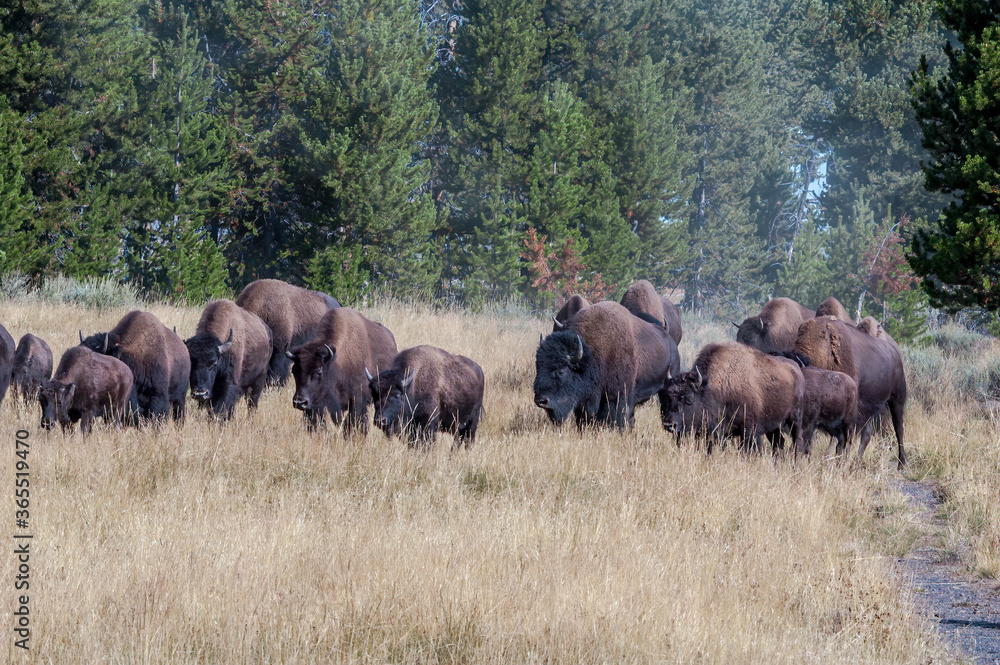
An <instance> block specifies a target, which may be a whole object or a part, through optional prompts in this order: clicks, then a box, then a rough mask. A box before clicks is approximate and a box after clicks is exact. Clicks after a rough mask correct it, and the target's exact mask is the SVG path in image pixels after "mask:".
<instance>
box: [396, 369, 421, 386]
mask: <svg viewBox="0 0 1000 665" xmlns="http://www.w3.org/2000/svg"><path fill="white" fill-rule="evenodd" d="M416 376H417V370H416V369H411V370H410V371H409V372H407V373H406V376H404V377H403V380H402V381H400V382H399V385H400V387H402V388H403V390H406V389H407V388H409V387H410V384H411V383H413V379H414V378H416Z"/></svg>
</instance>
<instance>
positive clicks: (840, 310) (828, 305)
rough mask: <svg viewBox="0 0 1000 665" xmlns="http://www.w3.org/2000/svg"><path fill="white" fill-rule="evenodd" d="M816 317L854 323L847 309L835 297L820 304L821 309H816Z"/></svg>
mask: <svg viewBox="0 0 1000 665" xmlns="http://www.w3.org/2000/svg"><path fill="white" fill-rule="evenodd" d="M816 316H832V317H833V318H835V319H840V320H841V321H847V322H853V321H854V319H852V318H851V315H850V314H848V313H847V309H846V308H845V307H844V306H843V305H841V304H840V301H839V300H837V299H836V298H834V297H833V296H830V297H829V298H827V299H826V300H824V301H823V302H821V303H820V305H819V307H817V308H816Z"/></svg>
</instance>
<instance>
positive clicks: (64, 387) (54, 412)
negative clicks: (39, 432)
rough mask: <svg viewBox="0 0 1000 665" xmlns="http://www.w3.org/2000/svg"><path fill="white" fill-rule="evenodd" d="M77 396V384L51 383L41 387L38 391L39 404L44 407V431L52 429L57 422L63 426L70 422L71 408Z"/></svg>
mask: <svg viewBox="0 0 1000 665" xmlns="http://www.w3.org/2000/svg"><path fill="white" fill-rule="evenodd" d="M75 394H76V384H75V383H58V382H56V381H49V382H47V383H45V385H43V386H42V387H41V389H40V390H39V391H38V403H39V404H40V405H41V407H42V422H41V426H42V428H43V429H52V428H53V427H55V424H56V423H57V422H58V423H61V424H63V425H65V424H67V423H69V422H70V417H69V407H70V404H72V403H73V396H74V395H75Z"/></svg>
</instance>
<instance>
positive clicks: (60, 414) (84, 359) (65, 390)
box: [38, 346, 136, 434]
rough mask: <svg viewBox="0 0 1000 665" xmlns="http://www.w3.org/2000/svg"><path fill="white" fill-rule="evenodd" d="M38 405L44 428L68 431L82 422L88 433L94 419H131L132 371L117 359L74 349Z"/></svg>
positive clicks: (40, 394)
mask: <svg viewBox="0 0 1000 665" xmlns="http://www.w3.org/2000/svg"><path fill="white" fill-rule="evenodd" d="M38 402H39V404H40V405H41V407H42V422H41V425H42V427H43V428H44V429H52V428H53V427H54V426H55V424H56V423H57V422H58V423H59V424H60V425H61V426H62V428H63V431H64V432H65V431H69V430H70V429H71V428H72V425H73V423H76V422H77V421H79V423H80V431H81V432H83V433H84V434H89V433H90V431H91V429H92V428H93V421H94V417H95V416H102V417H103V418H104V419H105V420H106V421H110V422H115V423H120V422H123V421H124V420H126V419H130V418H131V414H132V413H133V412H134V410H135V408H136V404H135V393H134V391H133V390H132V370H130V369H129V368H128V366H127V365H126V364H125V363H123V362H122V361H120V360H118V359H117V358H112V357H111V356H104V355H101V354H99V353H94V352H93V351H91V350H90V349H88V348H87V347H85V346H74V347H73V348H71V349H69V350H67V351H66V353H64V354H63V356H62V358H61V359H60V360H59V367H58V368H56V375H55V378H54V379H52V380H51V381H48V382H47V383H45V384H44V385H43V386H42V388H41V390H39V391H38Z"/></svg>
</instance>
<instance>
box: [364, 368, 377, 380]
mask: <svg viewBox="0 0 1000 665" xmlns="http://www.w3.org/2000/svg"><path fill="white" fill-rule="evenodd" d="M365 376H366V377H368V380H369V381H374V380H375V377H374V376H372V373H371V372H369V371H368V368H367V367H365Z"/></svg>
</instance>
